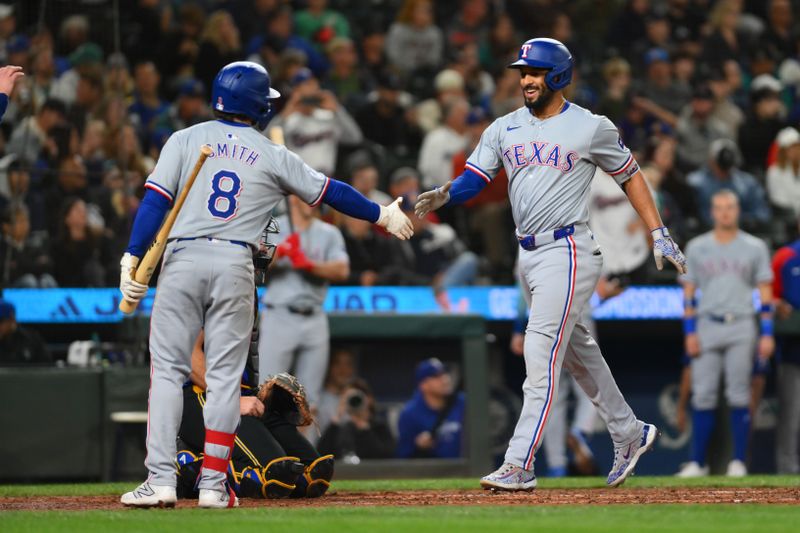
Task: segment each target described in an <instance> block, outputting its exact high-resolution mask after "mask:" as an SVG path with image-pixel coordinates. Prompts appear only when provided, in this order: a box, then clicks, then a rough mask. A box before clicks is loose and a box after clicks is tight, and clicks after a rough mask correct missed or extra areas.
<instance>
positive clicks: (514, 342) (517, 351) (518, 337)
mask: <svg viewBox="0 0 800 533" xmlns="http://www.w3.org/2000/svg"><path fill="white" fill-rule="evenodd" d="M509 348H511V353H513V354H514V355H523V354H524V353H525V334H524V333H514V334H513V335H511V345H510V346H509Z"/></svg>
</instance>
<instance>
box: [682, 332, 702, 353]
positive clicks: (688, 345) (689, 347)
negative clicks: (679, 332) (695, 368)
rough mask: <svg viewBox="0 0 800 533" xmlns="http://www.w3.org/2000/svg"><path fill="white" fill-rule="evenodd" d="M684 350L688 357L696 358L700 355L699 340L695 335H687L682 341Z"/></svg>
mask: <svg viewBox="0 0 800 533" xmlns="http://www.w3.org/2000/svg"><path fill="white" fill-rule="evenodd" d="M683 344H684V350H685V351H686V355H688V356H689V357H697V356H698V355H700V339H699V338H698V337H697V333H689V334H688V335H686V338H685V339H684V340H683Z"/></svg>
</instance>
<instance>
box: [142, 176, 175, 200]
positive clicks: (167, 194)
mask: <svg viewBox="0 0 800 533" xmlns="http://www.w3.org/2000/svg"><path fill="white" fill-rule="evenodd" d="M144 188H145V189H151V190H153V191H155V192H157V193H158V194H160V195H161V196H163V197H165V198H166V199H167V200H169V203H172V201H173V200H174V199H175V196H174V195H173V194H172V193H171V192H169V190H168V189H166V188H165V187H162V186H161V185H159V184H158V183H156V182H154V181H149V180H148V181H147V182H145V184H144Z"/></svg>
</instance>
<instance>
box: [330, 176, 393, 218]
mask: <svg viewBox="0 0 800 533" xmlns="http://www.w3.org/2000/svg"><path fill="white" fill-rule="evenodd" d="M329 179H330V183H329V185H328V188H327V190H326V191H325V196H324V197H323V198H322V201H323V202H325V203H326V204H328V205H329V206H331V207H332V208H334V209H336V210H337V211H339V212H340V213H344V214H345V215H348V216H351V217H353V218H359V219H361V220H366V221H369V222H372V223H373V224H374V223H375V222H377V221H378V218H379V217H380V214H381V208H380V206H379V205H378V204H376V203H375V202H373V201H372V200H370V199H368V198H367V197H365V196H364V195H363V194H361V193H360V192H358V191H357V190H355V189H354V188H352V187H351V186H350V185H348V184H346V183H343V182H341V181H338V180H335V179H333V178H329Z"/></svg>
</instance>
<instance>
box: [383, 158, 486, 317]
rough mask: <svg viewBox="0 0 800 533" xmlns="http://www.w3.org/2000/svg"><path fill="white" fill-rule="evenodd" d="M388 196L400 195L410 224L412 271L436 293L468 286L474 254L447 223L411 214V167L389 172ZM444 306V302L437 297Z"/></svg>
mask: <svg viewBox="0 0 800 533" xmlns="http://www.w3.org/2000/svg"><path fill="white" fill-rule="evenodd" d="M389 194H390V195H391V196H392V198H397V197H398V196H402V197H403V203H402V206H401V207H402V208H403V209H404V210H406V211H407V214H408V217H409V218H410V219H411V223H412V224H413V225H414V236H413V237H412V238H411V239H409V241H408V243H410V245H411V248H412V249H413V257H414V271H415V272H416V274H417V275H418V276H419V278H418V279H426V280H428V281H427V282H428V283H430V284H431V285H432V286H433V287H434V291H435V292H436V293H437V295H440V294H442V296H443V297H445V296H446V295H444V294H443V293H442V291H443V289H446V288H448V287H455V286H459V285H471V284H473V283H474V282H475V279H476V277H477V275H478V265H479V260H478V256H477V255H475V253H473V252H471V251H469V250H467V247H466V246H464V243H463V242H461V240H460V239H459V238H458V235H457V234H456V232H455V230H454V229H453V228H452V226H450V225H449V224H442V223H435V222H432V221H430V220H428V219H427V218H425V219H421V218H418V217H417V216H416V215H415V214H414V208H413V206H414V204H416V202H417V195H418V194H419V176H418V174H417V173H416V171H415V170H414V169H413V168H410V167H404V168H399V169H397V170H396V171H395V172H393V173H392V176H391V179H390V185H389ZM440 305H443V307H446V302H443V301H441V300H440Z"/></svg>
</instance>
